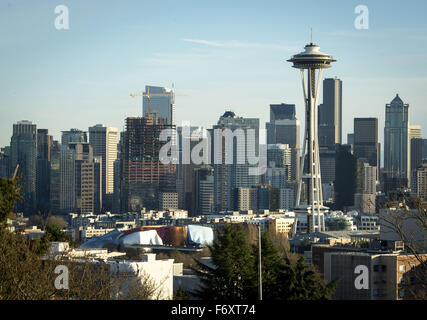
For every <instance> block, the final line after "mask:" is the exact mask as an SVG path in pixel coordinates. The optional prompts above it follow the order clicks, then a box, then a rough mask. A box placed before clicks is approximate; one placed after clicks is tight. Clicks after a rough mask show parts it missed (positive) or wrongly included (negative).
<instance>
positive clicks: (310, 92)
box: [287, 36, 336, 234]
mask: <svg viewBox="0 0 427 320" xmlns="http://www.w3.org/2000/svg"><path fill="white" fill-rule="evenodd" d="M311 37H312V36H311ZM304 49H305V51H304V52H301V53H299V54H296V55H294V56H292V58H291V59H289V60H287V61H288V62H292V63H293V67H294V68H297V69H299V70H300V72H301V80H302V88H303V94H304V103H305V130H304V142H303V152H302V157H301V165H300V168H301V169H300V172H299V176H298V191H297V198H296V203H295V221H294V227H293V234H295V233H296V227H297V223H298V216H301V215H306V216H307V232H309V233H311V232H316V231H325V217H324V214H325V212H327V211H328V209H329V208H328V207H325V206H323V198H322V197H323V196H322V180H321V176H320V161H319V139H318V125H317V123H318V122H317V117H318V107H317V105H318V96H319V87H320V80H321V79H322V71H323V69H326V68H330V67H331V63H332V62H335V61H336V60H334V59H333V58H332V56H330V55H329V54H326V53H322V52H320V51H319V46H318V45H316V44H314V43H313V41H312V39H311V42H310V44H308V45H306V46H305V48H304ZM316 73H317V76H316ZM306 74H307V78H306ZM305 79H307V81H306V80H305ZM305 166H306V168H304V167H305ZM303 187H304V189H303ZM303 190H304V192H303Z"/></svg>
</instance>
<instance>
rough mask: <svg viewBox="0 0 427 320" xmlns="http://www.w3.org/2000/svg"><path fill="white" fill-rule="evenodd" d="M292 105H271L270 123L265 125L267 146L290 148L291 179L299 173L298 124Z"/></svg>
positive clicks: (295, 177) (294, 178)
mask: <svg viewBox="0 0 427 320" xmlns="http://www.w3.org/2000/svg"><path fill="white" fill-rule="evenodd" d="M295 115H296V113H295V105H294V104H285V103H282V104H271V105H270V122H267V123H266V129H267V144H287V145H289V147H290V148H291V153H292V155H291V161H292V163H291V179H292V180H297V177H298V172H299V156H300V155H299V152H300V122H299V120H298V119H297V118H296V116H295Z"/></svg>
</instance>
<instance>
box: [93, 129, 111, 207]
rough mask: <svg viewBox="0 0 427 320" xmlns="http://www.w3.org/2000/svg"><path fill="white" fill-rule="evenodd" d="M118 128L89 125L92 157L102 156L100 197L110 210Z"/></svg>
mask: <svg viewBox="0 0 427 320" xmlns="http://www.w3.org/2000/svg"><path fill="white" fill-rule="evenodd" d="M117 139H118V129H117V128H112V127H107V126H106V125H104V124H97V125H95V126H93V127H89V143H90V145H91V146H92V148H93V156H94V157H102V166H101V168H102V198H103V201H102V202H103V204H104V205H105V208H106V209H108V210H110V211H111V206H112V204H111V203H112V196H113V193H114V161H116V159H117Z"/></svg>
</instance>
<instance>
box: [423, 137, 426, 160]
mask: <svg viewBox="0 0 427 320" xmlns="http://www.w3.org/2000/svg"><path fill="white" fill-rule="evenodd" d="M422 157H423V159H427V139H423V155H422Z"/></svg>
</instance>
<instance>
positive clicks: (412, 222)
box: [380, 196, 427, 300]
mask: <svg viewBox="0 0 427 320" xmlns="http://www.w3.org/2000/svg"><path fill="white" fill-rule="evenodd" d="M408 203H409V201H408V200H407V198H406V197H405V196H404V197H403V199H402V202H401V203H398V204H397V207H394V206H393V207H391V206H389V208H388V210H387V209H385V210H383V211H380V225H381V233H382V234H383V235H384V236H385V237H386V238H388V239H392V240H397V241H402V242H403V244H404V248H405V250H406V251H407V252H408V253H409V254H410V255H407V256H406V258H407V259H408V262H409V264H410V265H412V266H413V268H411V270H409V271H408V272H406V273H405V274H404V278H405V279H404V281H402V283H400V284H399V289H404V290H405V297H409V298H412V299H417V300H427V255H426V252H427V247H426V242H425V240H426V239H427V209H426V208H425V206H423V203H422V202H421V201H420V199H418V200H412V202H411V204H410V205H411V206H412V207H413V208H414V209H412V210H411V209H409V207H408V206H407V205H406V204H408ZM406 278H408V279H406ZM406 293H408V294H406Z"/></svg>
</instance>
